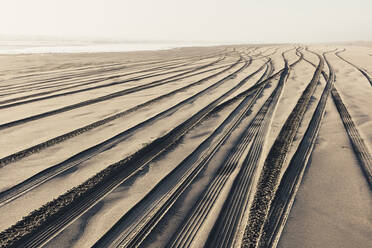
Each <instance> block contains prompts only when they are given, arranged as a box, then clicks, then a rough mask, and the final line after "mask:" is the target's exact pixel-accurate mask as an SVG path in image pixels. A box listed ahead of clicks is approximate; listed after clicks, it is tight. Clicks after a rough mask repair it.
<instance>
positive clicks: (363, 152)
mask: <svg viewBox="0 0 372 248" xmlns="http://www.w3.org/2000/svg"><path fill="white" fill-rule="evenodd" d="M331 93H332V98H333V101H334V102H335V104H336V107H337V110H338V113H339V114H340V116H341V119H342V123H343V124H344V126H345V129H346V132H347V134H348V136H349V139H350V143H351V145H352V147H353V150H354V153H355V155H356V157H357V158H358V160H359V164H360V165H361V168H362V171H363V174H364V176H365V177H366V179H367V182H368V184H369V186H370V188H371V189H372V156H371V153H370V152H369V151H368V148H367V146H366V145H365V143H364V141H363V139H362V137H361V136H360V134H359V131H358V129H357V127H356V126H355V123H354V121H353V119H352V117H351V116H350V114H349V112H348V111H347V108H346V106H345V104H344V103H343V101H342V98H341V97H340V95H339V94H338V92H337V89H336V88H335V87H334V86H333V88H332V90H331Z"/></svg>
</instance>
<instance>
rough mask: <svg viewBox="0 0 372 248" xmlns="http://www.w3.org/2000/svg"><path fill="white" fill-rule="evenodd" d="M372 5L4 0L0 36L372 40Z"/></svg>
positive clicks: (282, 0) (365, 0) (267, 0)
mask: <svg viewBox="0 0 372 248" xmlns="http://www.w3.org/2000/svg"><path fill="white" fill-rule="evenodd" d="M371 11H372V1H371V0H352V1H351V0H306V1H305V0H0V34H12V35H13V34H14V35H46V36H59V37H68V38H69V37H94V38H103V39H107V38H114V39H115V38H119V39H127V40H166V41H211V42H220V41H227V42H266V43H267V42H269V43H271V42H322V41H324V42H329V41H350V40H372V25H371V24H372V14H371Z"/></svg>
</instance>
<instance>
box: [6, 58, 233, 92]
mask: <svg viewBox="0 0 372 248" xmlns="http://www.w3.org/2000/svg"><path fill="white" fill-rule="evenodd" d="M221 54H223V53H220V54H219V53H213V54H207V55H199V56H194V57H185V58H176V59H170V60H160V61H152V62H148V63H143V62H146V61H142V62H141V63H140V64H138V63H139V62H135V63H134V65H133V63H132V66H128V63H124V64H123V63H116V64H113V66H121V67H119V68H120V69H133V68H136V67H141V66H149V65H150V66H151V65H156V64H162V63H165V64H168V63H169V62H172V63H173V62H175V61H179V60H195V61H197V60H200V59H204V58H213V57H214V56H220V55H221ZM226 54H228V53H227V52H225V55H226ZM181 63H183V62H181ZM129 64H130V63H129ZM136 64H137V65H136ZM173 64H174V63H173ZM171 65H172V64H171ZM174 65H175V64H174ZM98 66H99V67H101V65H99V64H98V65H95V66H91V68H93V71H88V72H82V73H79V72H80V71H79V70H76V69H73V70H74V71H75V70H76V71H77V74H76V73H75V74H74V73H73V72H74V71H72V74H67V75H61V76H57V77H54V78H46V79H43V78H42V79H39V80H44V81H39V82H37V84H43V83H48V82H54V81H56V80H62V79H71V78H74V77H83V76H90V75H91V74H92V73H95V74H98V73H100V72H108V70H107V69H105V68H104V69H98V70H97V67H98ZM106 66H107V65H106ZM162 66H164V65H162ZM168 66H169V65H168ZM158 68H161V67H158ZM59 71H60V70H57V71H55V70H54V71H51V72H49V74H52V73H53V74H55V73H60V72H59ZM35 75H36V76H39V75H40V73H37V74H35ZM35 75H34V76H35ZM31 76H32V75H31ZM43 76H45V75H43ZM46 76H48V75H46ZM27 77H30V76H29V75H26V76H23V78H27ZM14 79H15V80H16V78H14ZM9 80H12V79H8V81H9ZM32 84H35V82H32V83H29V84H26V85H25V84H24V83H23V82H21V83H19V84H16V85H14V84H9V85H3V86H0V89H1V88H7V89H9V87H12V86H17V87H24V86H28V85H32Z"/></svg>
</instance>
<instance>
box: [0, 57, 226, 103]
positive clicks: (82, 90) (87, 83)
mask: <svg viewBox="0 0 372 248" xmlns="http://www.w3.org/2000/svg"><path fill="white" fill-rule="evenodd" d="M223 59H225V57H221V58H218V59H217V60H216V61H213V62H212V63H209V64H207V65H203V66H202V67H200V66H197V67H195V68H191V69H189V68H186V69H177V70H174V71H166V72H160V73H156V72H155V74H154V72H153V70H152V69H146V70H143V71H140V72H134V73H128V74H121V75H113V76H108V77H105V78H98V79H94V80H93V81H88V82H85V83H82V84H78V85H73V86H69V87H66V88H62V89H56V90H51V91H47V92H41V93H36V94H32V95H28V96H21V97H17V98H13V99H8V100H5V101H1V102H0V104H4V103H10V104H6V105H2V106H0V109H6V108H11V107H15V106H19V105H23V104H27V103H32V102H38V101H43V100H47V99H53V98H56V97H62V96H68V95H73V94H77V93H81V92H86V91H90V90H96V89H101V88H106V87H110V86H114V85H120V84H125V83H129V82H133V81H139V80H143V79H147V78H152V77H156V76H164V75H168V74H172V73H177V72H181V74H177V75H176V77H177V76H178V75H181V76H183V75H185V73H182V72H195V71H197V70H200V69H204V68H207V67H209V66H213V65H215V64H217V63H219V62H220V61H222V60H223ZM191 63H192V62H191ZM191 63H184V64H181V65H176V66H172V67H165V69H164V70H169V69H174V68H179V67H182V66H187V65H189V64H191ZM147 71H150V73H147V74H145V75H141V76H136V77H133V78H129V79H125V80H123V81H118V82H112V83H106V84H100V85H96V86H92V87H87V88H83V89H78V90H73V91H68V92H63V93H59V94H55V95H50V96H44V97H39V98H34V99H29V100H25V101H19V100H24V99H28V98H31V97H36V96H43V95H48V94H51V93H55V92H59V91H63V90H67V89H72V88H76V87H81V86H85V85H90V84H94V83H98V82H100V81H102V80H111V79H115V78H119V77H122V76H128V75H131V74H137V73H143V72H147ZM161 71H163V70H161ZM176 77H173V76H172V77H168V78H167V79H170V78H176ZM149 84H151V83H149ZM137 87H138V86H137ZM14 101H19V102H15V103H11V102H14Z"/></svg>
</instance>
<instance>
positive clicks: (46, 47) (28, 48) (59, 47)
mask: <svg viewBox="0 0 372 248" xmlns="http://www.w3.org/2000/svg"><path fill="white" fill-rule="evenodd" d="M217 45H226V44H223V43H188V42H185V43H181V42H176V43H171V42H170V43H165V42H164V43H161V42H154V43H149V42H143V43H142V42H139V43H135V42H128V43H125V42H123V43H118V42H113V43H111V42H108V43H95V42H59V41H45V40H41V41H37V40H33V41H18V40H16V41H14V40H12V41H11V40H9V41H0V54H9V55H11V54H45V53H52V54H53V53H101V52H131V51H157V50H167V49H174V48H181V47H195V46H203V47H207V46H217Z"/></svg>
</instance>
